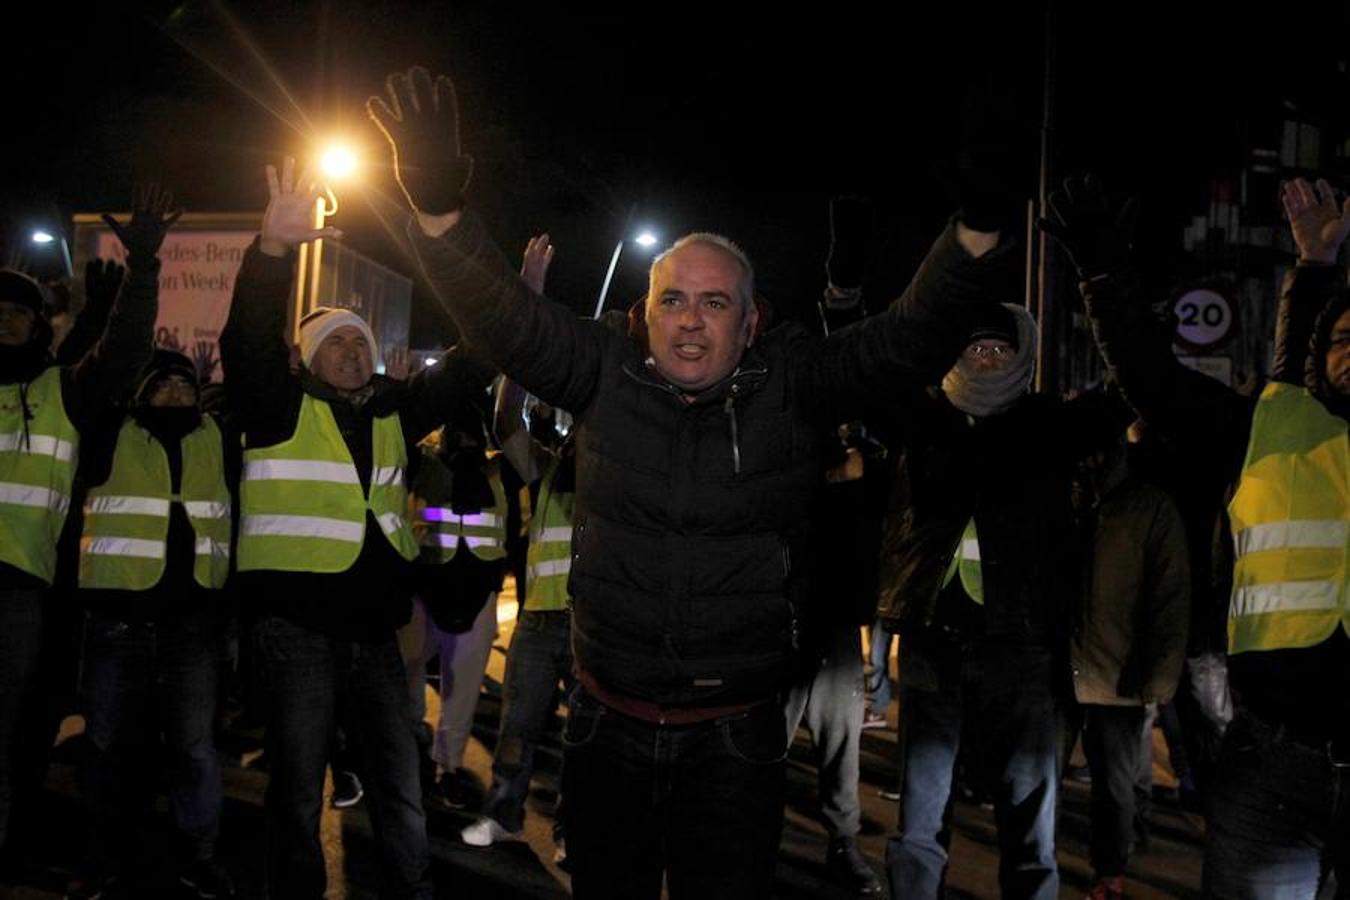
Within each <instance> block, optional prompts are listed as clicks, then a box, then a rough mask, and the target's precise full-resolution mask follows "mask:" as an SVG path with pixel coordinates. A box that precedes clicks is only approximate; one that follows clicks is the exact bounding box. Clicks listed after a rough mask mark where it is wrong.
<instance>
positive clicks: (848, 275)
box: [825, 196, 872, 289]
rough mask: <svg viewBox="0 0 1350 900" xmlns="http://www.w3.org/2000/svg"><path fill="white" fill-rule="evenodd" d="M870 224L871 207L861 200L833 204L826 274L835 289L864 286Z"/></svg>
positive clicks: (841, 199) (834, 200) (842, 199)
mask: <svg viewBox="0 0 1350 900" xmlns="http://www.w3.org/2000/svg"><path fill="white" fill-rule="evenodd" d="M871 220H872V210H871V207H870V205H869V204H868V202H867V201H866V200H864V199H862V198H861V197H852V196H841V197H834V198H832V199H831V200H830V255H829V257H828V258H826V260H825V272H826V274H827V275H829V278H830V284H832V285H834V286H835V287H837V288H845V289H847V288H856V287H858V286H859V285H861V284H862V279H863V267H864V265H865V264H866V262H867V240H868V235H869V233H870V231H871V224H872V222H871Z"/></svg>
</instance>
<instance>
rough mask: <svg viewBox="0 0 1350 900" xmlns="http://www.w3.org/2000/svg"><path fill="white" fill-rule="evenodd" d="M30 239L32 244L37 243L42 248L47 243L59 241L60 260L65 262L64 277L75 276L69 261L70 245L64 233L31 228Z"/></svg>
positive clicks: (73, 268) (72, 265) (73, 267)
mask: <svg viewBox="0 0 1350 900" xmlns="http://www.w3.org/2000/svg"><path fill="white" fill-rule="evenodd" d="M30 239H31V240H32V242H33V243H34V244H37V245H38V247H39V248H42V249H45V248H46V246H47V245H48V244H53V243H56V242H58V241H59V242H60V244H61V261H62V262H63V263H64V264H65V267H66V277H67V278H74V277H75V266H74V264H73V263H72V262H71V261H70V245H69V244H67V243H66V236H65V235H63V234H52V233H51V232H50V231H48V230H46V229H45V228H36V229H34V230H33V234H32V235H31V238H30Z"/></svg>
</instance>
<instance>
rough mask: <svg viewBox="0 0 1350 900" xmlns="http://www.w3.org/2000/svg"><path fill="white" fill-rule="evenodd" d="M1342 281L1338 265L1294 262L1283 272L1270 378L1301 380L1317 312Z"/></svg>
mask: <svg viewBox="0 0 1350 900" xmlns="http://www.w3.org/2000/svg"><path fill="white" fill-rule="evenodd" d="M1344 284H1345V270H1344V269H1342V268H1341V267H1340V266H1323V265H1308V266H1296V267H1294V268H1293V269H1290V270H1289V271H1288V272H1287V273H1286V274H1285V276H1284V283H1283V284H1282V285H1281V290H1280V307H1279V311H1278V312H1277V314H1276V317H1275V363H1274V366H1273V367H1272V368H1271V372H1270V377H1271V380H1272V381H1282V382H1284V383H1286V384H1296V385H1302V384H1303V369H1304V364H1305V363H1306V362H1307V359H1308V353H1309V352H1310V350H1311V344H1312V334H1313V324H1314V323H1315V322H1316V321H1317V314H1318V313H1320V312H1321V311H1322V307H1324V306H1326V302H1327V300H1329V299H1330V298H1331V296H1332V295H1333V294H1335V293H1336V291H1337V289H1338V288H1340V287H1341V286H1343V285H1344Z"/></svg>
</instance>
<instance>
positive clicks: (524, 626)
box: [483, 609, 572, 831]
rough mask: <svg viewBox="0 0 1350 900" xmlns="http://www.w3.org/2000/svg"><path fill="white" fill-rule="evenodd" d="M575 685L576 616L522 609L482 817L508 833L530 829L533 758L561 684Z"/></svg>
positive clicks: (509, 660)
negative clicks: (528, 800) (527, 813)
mask: <svg viewBox="0 0 1350 900" xmlns="http://www.w3.org/2000/svg"><path fill="white" fill-rule="evenodd" d="M571 681H572V644H571V615H570V614H568V613H567V612H566V611H564V610H557V611H549V612H539V611H535V610H528V609H527V610H522V611H521V613H520V615H519V616H518V617H517V619H516V628H515V631H514V632H513V633H512V635H511V646H510V648H509V649H508V650H507V652H506V673H505V674H504V675H503V677H502V725H501V737H500V739H499V740H498V742H497V751H496V752H495V753H494V754H493V755H492V788H491V790H489V791H488V796H487V801H486V803H485V804H484V806H483V814H484V815H487V816H491V817H492V818H493V819H495V820H496V821H497V823H498V824H499V825H501V826H502V827H503V828H505V829H506V830H507V831H519V830H520V829H521V828H523V827H524V825H525V797H526V795H527V794H529V791H530V775H531V774H533V772H534V753H535V749H536V748H537V747H538V746H539V741H540V739H541V738H542V737H543V734H544V731H545V730H546V729H547V728H548V724H549V722H550V720H552V718H553V716H554V714H555V712H556V711H557V708H558V683H559V682H563V683H564V684H566V685H567V686H569V687H570V685H571Z"/></svg>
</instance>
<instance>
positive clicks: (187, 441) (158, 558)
mask: <svg viewBox="0 0 1350 900" xmlns="http://www.w3.org/2000/svg"><path fill="white" fill-rule="evenodd" d="M179 446H180V448H181V451H182V455H183V468H182V476H181V479H180V484H179V487H180V491H179V493H177V494H174V493H172V492H171V490H170V488H171V486H172V478H171V475H170V472H169V457H168V454H167V453H166V452H165V450H164V447H163V445H161V444H160V442H159V441H158V440H156V439H155V437H154V436H153V435H151V434H150V432H148V431H146V430H145V429H144V428H142V427H141V426H139V425H137V424H136V422H135V421H134V420H133V419H130V418H128V419H127V420H126V422H124V423H123V425H122V430H121V432H119V433H118V436H117V447H116V449H115V450H114V451H113V461H112V474H111V475H109V476H108V480H107V481H106V482H104V483H103V484H101V485H99V486H98V487H96V488H92V489H90V491H89V495H88V497H87V498H86V499H85V504H84V536H83V537H82V538H81V539H80V587H82V588H113V589H120V590H129V591H142V590H146V589H147V588H151V587H154V586H155V585H156V584H158V583H159V580H160V578H162V577H163V575H164V567H165V565H166V559H165V556H166V553H165V551H166V549H167V544H166V542H167V539H168V535H169V510H170V504H172V503H182V504H183V509H184V511H185V512H186V513H187V517H188V522H189V523H191V525H192V531H193V534H194V535H195V536H196V542H195V546H196V553H195V558H194V562H193V566H192V574H193V577H194V578H195V579H196V581H197V583H198V584H200V585H201V586H202V587H205V588H221V587H224V586H225V577H226V576H227V575H229V572H230V491H229V488H227V487H226V485H225V455H224V452H223V449H222V446H221V436H220V429H219V428H217V427H216V423H215V422H214V421H212V419H211V417H210V416H203V417H202V422H201V425H199V426H198V427H197V428H196V429H194V430H193V431H192V432H191V433H190V434H188V435H186V436H185V437H184V438H183V440H182V442H181V443H180V445H179Z"/></svg>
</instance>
